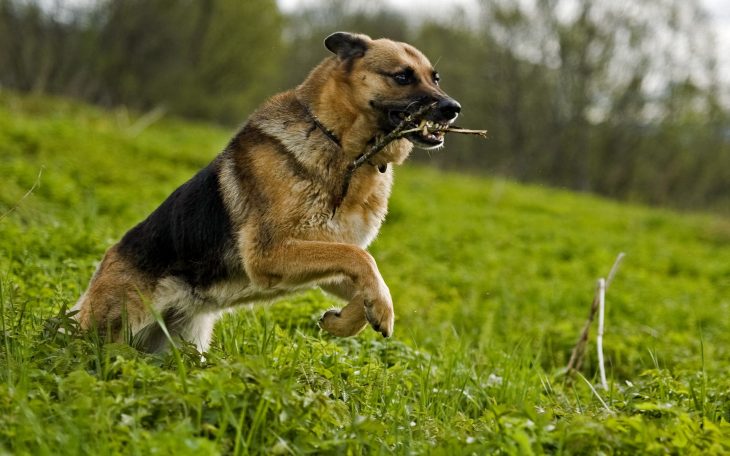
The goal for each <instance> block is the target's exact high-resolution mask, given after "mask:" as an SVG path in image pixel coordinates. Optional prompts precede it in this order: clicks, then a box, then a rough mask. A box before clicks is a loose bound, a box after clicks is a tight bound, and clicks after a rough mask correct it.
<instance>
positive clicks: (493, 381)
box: [487, 374, 502, 386]
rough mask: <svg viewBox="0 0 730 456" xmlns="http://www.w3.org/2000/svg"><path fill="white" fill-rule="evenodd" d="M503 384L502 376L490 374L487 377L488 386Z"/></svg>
mask: <svg viewBox="0 0 730 456" xmlns="http://www.w3.org/2000/svg"><path fill="white" fill-rule="evenodd" d="M501 384H502V377H500V376H499V375H494V374H489V377H487V386H499V385H501Z"/></svg>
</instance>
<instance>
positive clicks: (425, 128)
mask: <svg viewBox="0 0 730 456" xmlns="http://www.w3.org/2000/svg"><path fill="white" fill-rule="evenodd" d="M421 134H422V135H423V136H428V126H427V125H424V126H423V131H421Z"/></svg>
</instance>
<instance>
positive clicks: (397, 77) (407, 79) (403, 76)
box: [392, 68, 416, 85]
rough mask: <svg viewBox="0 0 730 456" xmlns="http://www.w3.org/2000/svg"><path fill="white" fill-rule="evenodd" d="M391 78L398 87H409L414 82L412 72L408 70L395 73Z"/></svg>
mask: <svg viewBox="0 0 730 456" xmlns="http://www.w3.org/2000/svg"><path fill="white" fill-rule="evenodd" d="M392 76H393V80H394V81H395V82H397V83H398V84H400V85H409V84H413V83H414V82H416V78H415V76H413V70H411V69H410V68H409V69H407V70H405V71H401V72H400V73H395V74H393V75H392Z"/></svg>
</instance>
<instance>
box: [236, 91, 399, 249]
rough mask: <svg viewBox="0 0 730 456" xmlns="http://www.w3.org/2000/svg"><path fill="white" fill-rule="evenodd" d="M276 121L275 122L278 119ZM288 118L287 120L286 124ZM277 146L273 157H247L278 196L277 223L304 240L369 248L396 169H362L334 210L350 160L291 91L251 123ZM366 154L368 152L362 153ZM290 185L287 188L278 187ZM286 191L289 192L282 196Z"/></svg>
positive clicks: (371, 167)
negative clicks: (288, 226)
mask: <svg viewBox="0 0 730 456" xmlns="http://www.w3.org/2000/svg"><path fill="white" fill-rule="evenodd" d="M274 119H276V120H274ZM282 119H284V120H282ZM249 125H250V126H251V127H252V128H256V129H259V130H260V131H261V132H262V134H264V135H265V136H267V137H268V139H269V140H270V141H271V142H272V143H273V144H274V147H273V149H274V150H275V152H274V153H270V152H269V151H270V150H271V148H267V152H264V153H258V152H260V151H258V152H254V153H253V154H252V155H254V154H256V155H257V156H256V157H253V158H252V157H249V159H251V158H252V159H253V160H254V161H255V162H258V165H259V167H258V168H259V169H258V170H257V171H258V173H259V178H260V179H259V181H260V182H261V183H263V185H264V186H266V187H268V189H269V191H270V192H269V194H270V195H271V196H272V197H273V198H274V201H272V202H271V206H272V207H271V209H272V210H273V211H280V214H279V217H278V220H279V221H282V220H283V221H288V222H289V223H291V224H292V225H293V226H291V227H290V228H291V229H292V231H293V232H296V233H297V235H298V237H299V238H301V239H305V240H321V241H331V242H343V243H348V244H355V245H358V246H360V247H363V248H364V247H367V246H368V245H369V244H370V243H371V242H372V241H373V240H374V239H375V236H376V235H377V233H378V230H379V229H380V226H381V224H382V222H383V220H384V219H385V215H386V213H387V205H388V198H389V196H390V191H391V187H392V183H393V176H392V167H391V166H388V167H386V168H385V169H384V170H383V171H384V172H381V171H380V170H379V169H378V168H377V167H376V166H373V165H366V166H363V167H362V168H360V169H358V170H357V171H356V173H355V175H354V177H353V179H352V181H351V184H350V188H349V191H348V192H347V196H346V198H345V199H344V200H343V201H342V204H341V205H340V206H339V207H338V208H337V209H336V211H335V210H334V205H333V203H334V201H333V197H334V196H335V195H336V194H337V193H339V191H340V189H341V187H342V182H343V179H344V175H345V170H346V168H347V165H348V164H349V163H350V161H351V160H352V158H351V157H348V156H347V154H346V153H345V152H344V151H343V150H342V149H341V147H340V146H339V145H338V144H335V143H334V141H333V140H332V139H331V138H329V137H327V135H326V134H325V133H324V132H323V131H321V130H320V129H319V128H317V126H316V125H315V124H314V123H313V121H312V118H311V117H310V116H309V114H308V113H307V112H306V110H305V109H304V108H303V106H302V105H301V104H300V103H299V102H298V101H297V100H296V98H295V97H294V95H293V94H292V93H287V94H283V95H282V96H279V97H274V98H273V99H272V100H271V102H270V103H268V104H267V105H265V106H264V107H262V109H260V110H259V111H258V112H257V113H256V114H255V115H254V116H252V118H251V119H250V120H249ZM363 152H364V150H363ZM281 182H289V183H290V185H288V186H287V187H288V188H284V189H282V188H280V187H281ZM282 191H284V192H285V193H286V194H285V195H282V194H281V192H282Z"/></svg>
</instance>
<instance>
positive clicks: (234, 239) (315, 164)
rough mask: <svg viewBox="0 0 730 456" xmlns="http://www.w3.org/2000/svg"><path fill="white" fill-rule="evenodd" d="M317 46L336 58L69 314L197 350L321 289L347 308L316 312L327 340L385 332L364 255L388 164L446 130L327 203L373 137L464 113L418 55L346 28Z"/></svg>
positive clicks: (119, 247) (160, 213)
mask: <svg viewBox="0 0 730 456" xmlns="http://www.w3.org/2000/svg"><path fill="white" fill-rule="evenodd" d="M324 44H325V47H326V48H327V49H328V50H330V51H331V52H332V53H333V54H334V55H333V56H330V57H329V58H326V59H325V60H324V61H323V62H321V63H320V64H319V65H318V66H317V67H315V68H314V70H313V71H312V72H311V73H310V74H309V76H308V77H307V78H306V80H305V81H304V82H303V83H302V84H301V85H299V86H298V87H297V88H295V89H294V90H289V91H287V92H284V93H281V94H278V95H275V96H273V97H272V98H270V99H269V100H268V101H266V102H265V103H264V104H263V105H262V106H261V107H259V108H258V110H256V111H255V112H254V113H253V114H252V115H251V116H250V117H249V119H248V120H247V122H246V123H245V124H244V125H243V127H241V129H240V130H239V131H238V133H237V134H236V135H235V136H234V137H233V139H232V140H231V141H230V143H229V144H228V146H227V147H226V148H225V149H224V150H223V152H221V153H220V154H219V155H218V156H217V157H216V158H215V159H214V160H213V161H212V162H211V163H210V164H209V165H208V166H206V167H205V168H203V169H202V170H201V171H199V172H198V173H197V174H196V175H195V176H194V177H193V178H192V179H190V180H189V181H188V182H186V183H185V184H183V185H182V186H181V187H180V188H178V189H177V190H175V191H174V192H173V193H172V194H171V195H170V196H169V197H168V198H167V199H166V200H165V201H164V202H163V203H162V204H161V205H160V207H158V208H157V209H156V210H155V211H154V212H153V213H152V214H151V215H150V216H149V217H147V219H145V220H144V221H142V222H141V223H140V224H138V225H137V226H135V227H134V228H132V229H131V230H130V231H129V232H127V233H126V234H125V235H124V237H123V238H122V240H121V241H119V242H118V243H117V244H115V245H114V246H112V247H111V248H110V249H109V250H108V251H107V252H106V254H105V255H104V258H103V259H102V261H101V263H100V265H99V267H98V268H97V270H96V272H95V274H94V275H93V277H92V279H91V282H90V284H89V287H88V289H87V290H86V292H85V293H84V294H83V295H82V296H81V298H80V299H79V301H78V302H77V303H76V305H75V306H74V308H73V309H71V311H72V312H73V315H74V318H76V320H77V321H78V323H79V326H80V327H81V329H82V330H89V329H93V328H95V329H97V330H99V331H101V332H103V334H104V335H105V337H107V338H108V339H111V340H117V341H124V340H127V341H131V343H132V344H133V345H134V346H136V347H137V348H138V349H140V350H143V351H147V352H160V351H164V350H165V349H166V348H167V344H168V337H167V336H166V335H165V333H164V329H163V327H162V326H161V325H160V324H159V321H162V322H164V326H165V327H166V329H167V330H168V332H169V335H170V336H171V337H172V338H176V339H184V340H186V341H188V342H191V343H194V344H195V345H196V346H197V348H198V349H199V350H200V351H201V352H204V351H206V350H207V349H208V347H209V345H210V341H211V335H212V332H213V325H214V324H215V322H216V320H217V319H218V318H219V316H220V315H221V314H222V312H224V311H225V310H227V309H230V308H231V307H232V306H235V305H240V304H246V303H253V302H257V301H270V300H273V299H275V298H278V297H281V296H283V295H285V294H288V293H292V292H294V291H297V290H301V289H304V288H307V287H312V286H320V287H321V288H322V289H324V290H325V291H327V292H329V293H332V294H334V295H335V296H337V297H339V298H341V299H343V300H345V301H347V305H346V306H345V307H344V308H342V309H340V310H329V311H327V312H326V313H324V315H323V316H322V318H321V320H320V326H321V327H322V328H323V329H325V330H326V331H328V332H330V333H332V334H334V335H337V336H352V335H355V334H358V333H359V332H360V331H362V330H363V329H364V328H365V326H367V324H368V323H369V324H370V325H371V326H372V327H373V328H374V329H375V330H376V331H378V332H380V333H382V335H383V336H385V337H389V336H390V335H391V334H392V333H393V320H394V313H393V302H392V299H391V296H390V291H389V290H388V287H387V285H386V284H385V281H383V278H382V277H381V275H380V272H379V271H378V267H377V265H376V263H375V260H374V259H373V257H372V256H371V255H370V254H369V253H368V252H366V251H365V248H366V247H367V246H368V245H369V244H370V243H371V242H372V241H373V239H374V238H375V236H376V235H377V233H378V230H379V228H380V225H381V224H382V222H383V220H384V218H385V214H386V212H387V203H388V197H389V195H390V190H391V186H392V182H393V174H392V173H393V171H392V165H400V164H401V163H403V161H404V160H405V159H406V158H407V157H408V155H409V153H410V152H411V149H412V147H413V145H416V146H418V147H421V148H424V149H431V148H435V147H440V146H441V145H443V141H444V136H443V133H429V132H428V131H424V132H412V133H409V134H408V136H406V137H405V138H401V139H398V140H396V141H393V142H392V143H390V144H389V145H388V146H387V147H386V148H385V149H383V150H382V151H381V152H380V153H379V154H377V155H375V156H374V158H372V160H371V161H370V162H369V163H368V164H366V165H364V166H362V167H360V168H358V169H357V170H356V171H355V172H354V174H353V175H352V178H351V181H350V186H349V191H348V193H347V195H346V197H345V198H344V199H343V200H342V201H338V204H339V205H338V206H337V209H336V211H334V212H333V201H336V200H337V197H338V195H339V191H340V189H341V188H342V185H343V176H344V174H345V171H346V169H347V167H348V165H349V164H350V163H352V162H353V161H354V160H355V159H356V158H357V157H358V156H360V155H361V154H363V153H364V152H365V151H366V150H367V148H368V147H370V146H372V144H373V142H374V140H375V138H376V137H378V136H382V135H384V134H387V133H388V132H390V131H392V130H393V129H394V128H395V127H396V126H397V125H398V124H399V123H401V121H402V120H403V119H404V118H405V117H406V116H407V115H408V114H410V113H413V112H415V111H417V110H418V109H419V108H420V107H422V106H424V104H435V108H434V109H431V110H430V111H428V112H427V114H425V115H424V117H425V118H424V119H416V120H430V121H433V122H436V123H440V124H442V125H443V124H449V123H451V122H453V121H454V119H456V117H457V115H458V113H459V111H460V109H461V107H460V105H459V103H457V102H456V101H455V100H453V99H452V98H450V97H449V96H448V95H446V93H444V92H443V90H441V88H440V87H439V75H438V73H437V72H436V70H435V69H434V67H433V66H432V65H431V63H430V62H429V61H428V59H427V58H426V57H425V56H424V55H423V54H422V53H421V52H420V51H418V50H417V49H416V48H414V47H413V46H410V45H408V44H406V43H400V42H395V41H391V40H388V39H377V40H373V39H371V38H370V37H368V36H366V35H360V34H351V33H344V32H338V33H334V34H332V35H330V36H329V37H327V38H326V39H325V41H324ZM414 126H415V125H414ZM336 204H337V203H336ZM130 336H131V337H130Z"/></svg>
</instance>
